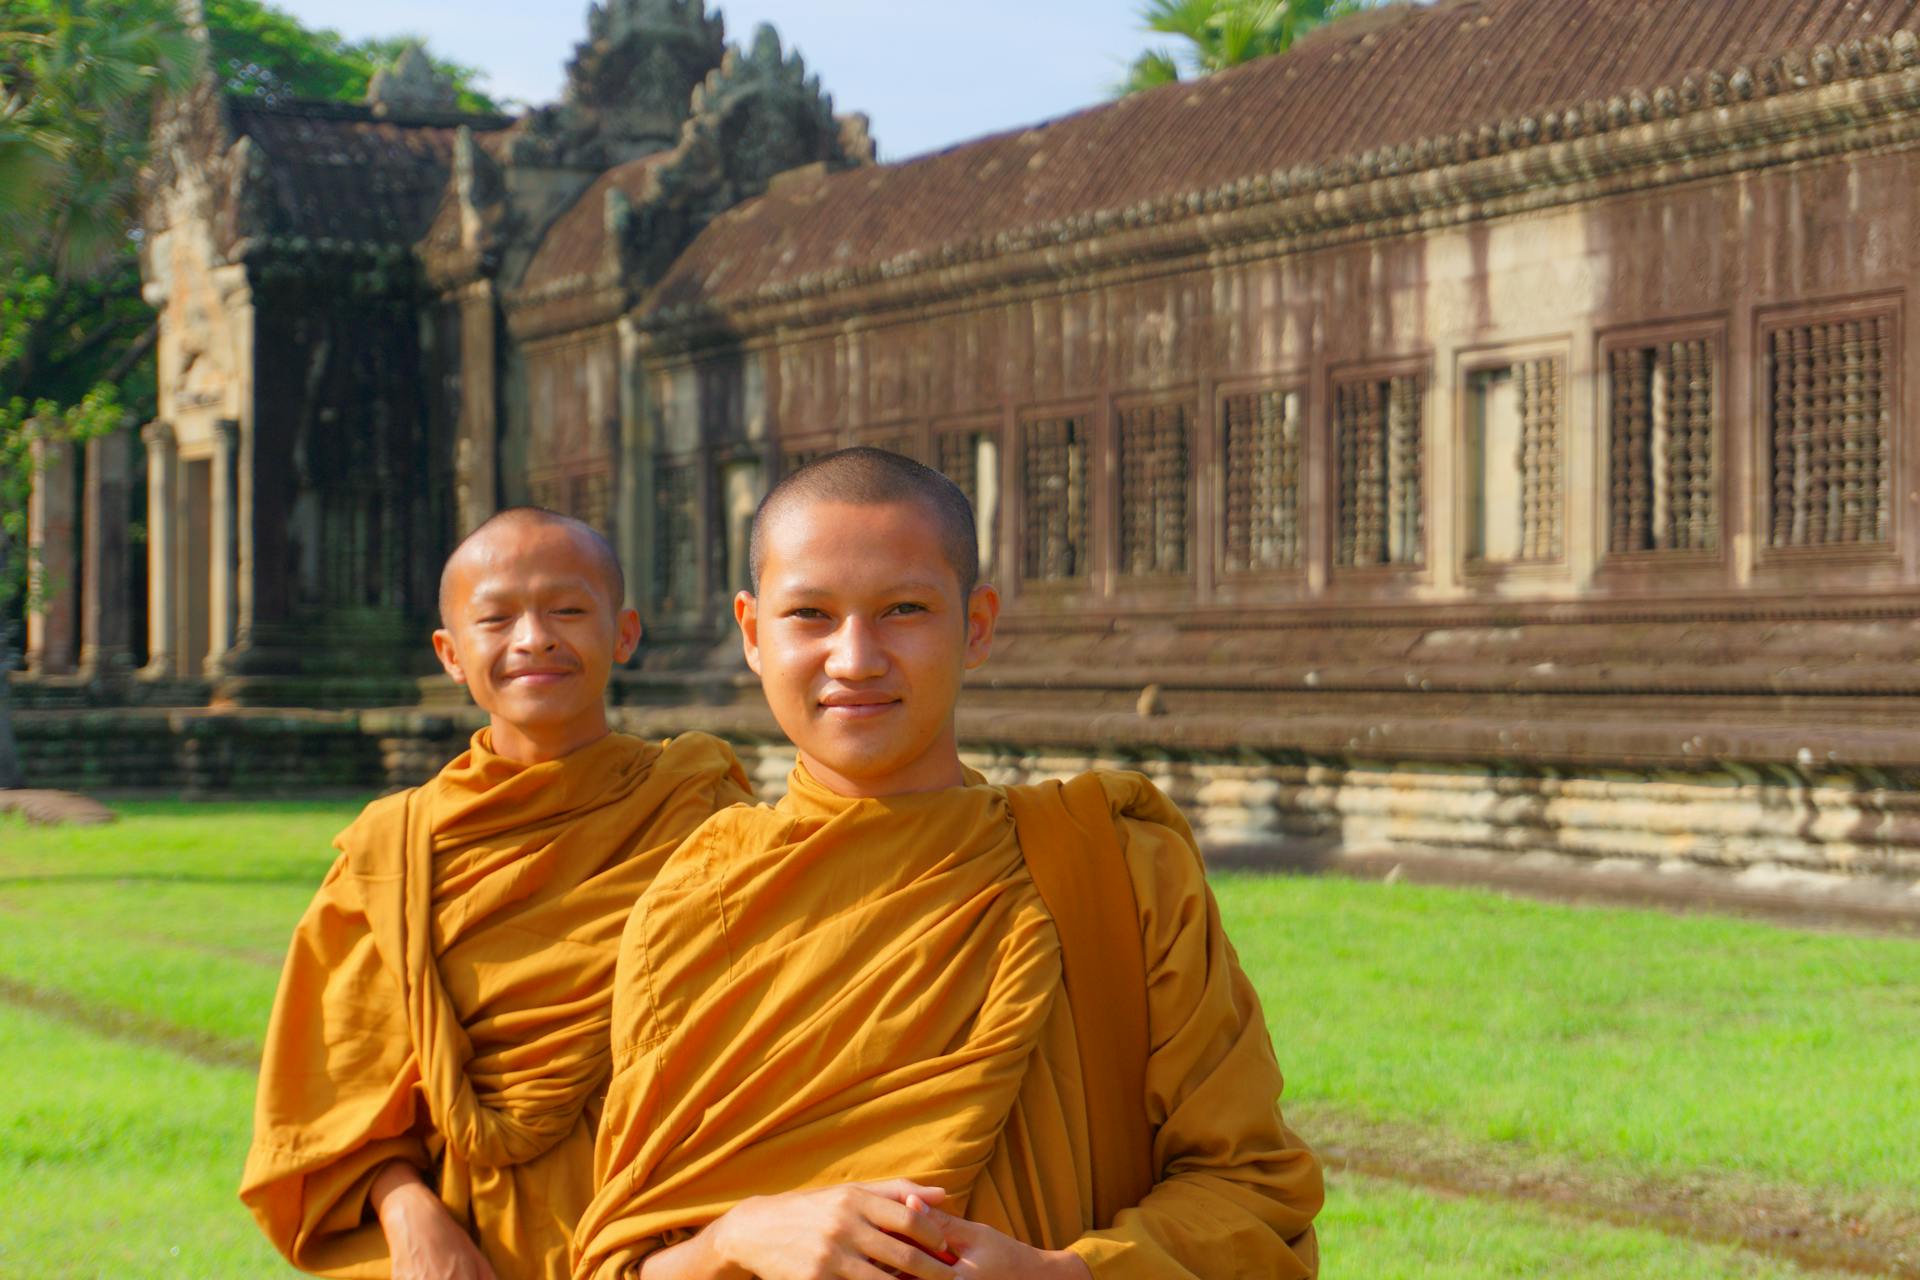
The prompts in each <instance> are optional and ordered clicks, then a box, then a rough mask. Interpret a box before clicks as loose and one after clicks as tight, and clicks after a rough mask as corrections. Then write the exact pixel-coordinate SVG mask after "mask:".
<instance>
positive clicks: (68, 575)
mask: <svg viewBox="0 0 1920 1280" xmlns="http://www.w3.org/2000/svg"><path fill="white" fill-rule="evenodd" d="M31 458H32V466H33V495H32V497H30V498H29V499H28V501H27V571H28V582H29V586H28V590H27V670H28V671H30V672H32V673H33V674H34V675H42V676H58V675H69V674H71V673H72V671H73V659H74V650H75V648H76V646H77V641H78V639H79V635H78V632H79V627H78V623H79V618H78V616H77V613H76V610H75V608H74V604H75V601H76V599H77V592H76V588H77V587H78V585H79V584H78V583H76V582H75V581H74V577H75V574H76V572H77V570H78V569H79V567H80V566H79V563H78V561H77V560H76V559H75V557H74V554H73V552H74V545H73V532H74V530H73V446H72V445H70V444H68V443H66V442H65V441H63V440H35V441H34V442H33V446H32V454H31Z"/></svg>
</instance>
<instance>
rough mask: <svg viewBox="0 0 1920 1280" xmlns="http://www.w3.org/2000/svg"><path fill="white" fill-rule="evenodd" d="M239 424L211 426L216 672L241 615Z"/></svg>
mask: <svg viewBox="0 0 1920 1280" xmlns="http://www.w3.org/2000/svg"><path fill="white" fill-rule="evenodd" d="M239 472H240V424H239V423H237V422H235V421H233V420H232V419H231V418H222V419H221V420H220V421H218V422H216V423H214V424H213V477H212V479H213V492H212V495H211V496H212V502H211V508H212V509H211V511H210V512H209V513H208V515H209V520H208V524H209V542H210V547H209V551H210V554H209V557H208V559H209V562H210V563H209V564H208V574H207V614H208V616H207V664H208V667H209V669H210V671H212V672H217V671H218V670H219V669H220V665H221V663H222V661H223V659H225V657H226V655H227V651H228V650H229V649H231V648H233V644H234V640H235V639H236V638H237V632H238V623H239V613H240V572H239V570H240V484H239Z"/></svg>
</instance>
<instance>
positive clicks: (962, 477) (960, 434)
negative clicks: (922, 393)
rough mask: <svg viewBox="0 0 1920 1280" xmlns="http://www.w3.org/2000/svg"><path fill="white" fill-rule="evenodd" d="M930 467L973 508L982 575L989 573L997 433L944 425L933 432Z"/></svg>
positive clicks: (994, 548) (994, 540) (996, 504)
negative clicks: (932, 465) (962, 494)
mask: <svg viewBox="0 0 1920 1280" xmlns="http://www.w3.org/2000/svg"><path fill="white" fill-rule="evenodd" d="M933 458H934V469H935V470H937V471H939V472H940V474H941V475H944V476H945V477H946V478H947V479H949V480H951V481H953V483H954V484H955V485H957V486H958V487H959V489H960V492H961V493H964V494H965V495H966V496H967V505H968V506H970V507H972V508H973V527H974V537H975V539H976V541H977V543H978V546H979V549H980V573H981V576H982V577H990V576H992V574H993V568H994V557H995V555H996V554H997V552H998V547H999V539H998V537H997V536H996V526H997V525H998V523H999V519H1000V437H999V433H998V432H996V431H994V430H992V429H991V428H967V427H958V428H948V429H945V430H940V431H936V432H935V433H934V436H933Z"/></svg>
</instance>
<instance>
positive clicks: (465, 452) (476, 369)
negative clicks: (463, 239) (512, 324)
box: [454, 280, 500, 538]
mask: <svg viewBox="0 0 1920 1280" xmlns="http://www.w3.org/2000/svg"><path fill="white" fill-rule="evenodd" d="M459 298H460V417H459V423H458V425H457V426H456V428H455V429H456V431H457V432H458V434H459V443H458V444H457V445H456V446H455V447H456V449H457V450H458V452H457V454H456V463H457V466H456V474H457V483H458V485H459V492H458V497H459V504H460V509H459V510H458V511H456V512H455V513H454V519H455V528H454V537H455V538H464V537H466V536H467V534H469V533H471V532H473V530H474V529H475V528H477V527H478V526H479V524H480V522H481V521H483V520H485V519H486V518H487V517H488V516H490V515H492V514H493V513H494V511H495V510H496V509H497V508H498V507H499V505H500V424H499V414H498V412H497V411H496V404H497V399H498V395H499V391H498V388H497V386H496V384H495V374H496V368H497V361H498V360H499V355H498V352H497V349H496V342H495V332H494V331H495V326H496V325H497V324H498V323H499V319H498V307H497V304H496V303H495V301H494V296H493V282H492V281H490V280H478V281H475V282H474V283H473V284H470V285H468V286H466V287H465V288H463V289H462V290H460V294H459Z"/></svg>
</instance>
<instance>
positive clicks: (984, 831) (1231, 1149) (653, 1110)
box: [574, 767, 1321, 1280]
mask: <svg viewBox="0 0 1920 1280" xmlns="http://www.w3.org/2000/svg"><path fill="white" fill-rule="evenodd" d="M1100 785H1101V788H1102V790H1103V791H1104V793H1105V796H1106V799H1107V804H1108V808H1109V810H1110V812H1111V820H1112V821H1113V823H1114V824H1115V827H1116V830H1117V834H1118V837H1119V841H1120V845H1121V848H1122V851H1123V853H1124V857H1125V863H1126V872H1127V874H1128V875H1129V876H1130V877H1131V879H1132V882H1133V890H1134V899H1135V901H1136V903H1137V911H1138V916H1139V919H1138V924H1139V933H1140V950H1141V953H1142V957H1143V958H1144V962H1145V970H1146V985H1147V990H1146V1006H1147V1024H1148V1025H1147V1030H1148V1055H1147V1064H1146V1079H1145V1087H1144V1097H1143V1098H1141V1100H1140V1105H1141V1106H1142V1107H1144V1109H1145V1111H1146V1116H1147V1121H1148V1125H1149V1127H1150V1129H1151V1131H1152V1135H1153V1137H1152V1143H1151V1146H1152V1152H1151V1161H1152V1165H1153V1172H1154V1177H1155V1180H1154V1182H1153V1183H1152V1184H1151V1187H1150V1189H1149V1190H1148V1191H1147V1192H1146V1193H1145V1194H1144V1195H1142V1196H1141V1197H1140V1199H1139V1202H1138V1203H1137V1204H1133V1205H1130V1206H1128V1207H1125V1208H1122V1209H1120V1210H1119V1211H1118V1212H1116V1213H1113V1214H1111V1215H1110V1216H1106V1215H1102V1214H1101V1213H1100V1212H1099V1211H1098V1210H1097V1209H1096V1207H1095V1206H1096V1198H1095V1195H1094V1181H1095V1177H1094V1171H1093V1169H1092V1167H1091V1157H1090V1155H1089V1142H1088V1134H1089V1128H1088V1102H1087V1089H1086V1085H1085V1081H1086V1079H1087V1076H1088V1073H1089V1072H1092V1071H1099V1070H1103V1069H1104V1068H1105V1066H1106V1065H1107V1059H1108V1058H1109V1057H1110V1054H1111V1048H1110V1046H1106V1045H1099V1044H1082V1043H1080V1042H1079V1041H1078V1038H1077V1037H1076V1034H1075V1029H1074V1020H1073V1017H1072V1014H1071V1011H1070V1009H1069V1007H1068V1002H1067V1001H1066V1000H1065V999H1063V998H1062V995H1061V992H1062V981H1061V979H1062V962H1061V946H1060V938H1059V934H1058V932H1057V931H1056V930H1055V928H1054V925H1053V921H1052V918H1051V916H1050V915H1049V914H1048V911H1047V909H1046V906H1045V904H1044V903H1043V902H1042V900H1041V898H1040V895H1039V892H1038V890H1037V889H1036V888H1035V885H1034V883H1033V880H1032V878H1031V876H1030V875H1029V873H1028V870H1027V862H1026V860H1025V858H1024V857H1023V855H1022V851H1021V847H1020V844H1019V837H1018V835H1017V833H1016V830H1015V827H1014V822H1013V819H1012V817H1011V815H1010V812H1009V805H1008V801H1007V796H1006V794H1005V792H1003V791H1002V790H1001V789H999V788H995V787H991V786H987V785H985V784H984V782H983V781H982V780H981V779H980V778H979V777H978V775H970V776H969V785H966V786H963V787H957V788H953V789H950V790H947V791H940V792H932V793H927V794H922V795H909V796H895V797H888V798H883V799H849V798H847V797H842V796H837V795H834V794H833V793H832V792H829V791H827V790H826V789H825V788H824V787H822V786H820V785H819V784H818V783H817V782H816V781H815V780H814V779H813V778H811V777H810V776H809V775H808V774H807V772H806V770H805V768H804V767H801V768H798V769H796V770H795V771H794V774H793V778H792V782H791V785H790V788H789V791H788V794H787V796H786V797H785V798H784V799H783V800H782V801H781V802H780V804H779V805H778V806H776V807H771V808H770V807H766V806H740V807H736V808H734V809H730V810H728V811H726V812H724V813H721V814H717V815H715V816H714V817H713V818H712V819H710V820H708V822H707V823H705V824H704V825H703V826H702V827H701V829H700V830H699V831H698V832H696V833H695V834H694V835H693V836H692V837H690V838H689V839H688V840H687V842H686V843H685V844H684V845H682V846H681V847H680V849H679V850H677V851H676V852H675V853H674V854H673V855H672V857H670V858H669V859H668V861H667V864H666V865H665V866H664V867H663V868H662V870H661V872H660V874H659V876H658V877H657V878H656V879H655V881H654V883H653V884H652V886H651V887H650V888H649V889H648V891H647V892H646V893H645V894H644V895H642V898H641V901H640V903H639V904H638V905H637V906H636V907H635V909H634V912H633V915H632V916H631V917H630V919H629V921H628V924H627V930H626V933H625V936H624V937H623V938H622V939H621V944H620V960H619V967H618V971H617V975H616V978H615V984H614V985H615V993H614V1010H613V1019H614V1023H613V1045H614V1077H613V1082H612V1084H611V1086H610V1087H609V1090H608V1095H607V1110H606V1113H605V1115H604V1117H603V1119H602V1123H601V1127H600V1132H599V1136H598V1139H597V1141H596V1144H595V1152H594V1174H595V1183H596V1187H597V1191H596V1194H595V1197H594V1201H593V1203H592V1204H591V1205H590V1206H589V1207H588V1210H587V1212H586V1214H585V1216H584V1217H583V1218H582V1219H581V1222H580V1226H579V1229H578V1231H577V1233H576V1242H577V1243H576V1261H575V1265H574V1275H575V1277H576V1280H628V1278H630V1277H631V1276H632V1275H633V1274H634V1272H635V1270H636V1269H637V1264H638V1263H640V1262H641V1261H643V1260H644V1259H645V1258H646V1257H647V1256H648V1255H649V1254H651V1253H652V1252H654V1251H656V1250H658V1249H660V1248H662V1247H664V1246H666V1245H670V1244H673V1243H675V1242H677V1241H679V1240H683V1239H685V1238H687V1237H689V1236H690V1235H692V1234H694V1233H695V1232H697V1231H698V1230H700V1229H701V1228H702V1227H704V1226H705V1225H707V1224H708V1223H710V1222H712V1221H713V1220H714V1219H715V1218H717V1217H719V1216H720V1214H722V1213H724V1212H725V1211H726V1210H727V1209H729V1208H731V1207H732V1206H733V1205H735V1204H737V1203H739V1202H740V1201H741V1200H743V1199H746V1198H747V1197H749V1196H755V1195H764V1194H770V1193H777V1192H782V1191H789V1190H797V1189H802V1188H808V1187H816V1186H825V1185H831V1184H834V1183H840V1182H852V1181H865V1180H869V1179H881V1178H893V1177H909V1178H913V1179H915V1180H917V1181H921V1182H925V1183H930V1184H932V1185H935V1186H940V1187H944V1188H946V1190H947V1191H948V1193H949V1197H950V1198H949V1201H948V1205H947V1207H948V1208H950V1209H952V1210H953V1211H954V1212H957V1213H960V1214H962V1215H963V1216H965V1217H968V1218H972V1219H974V1220H975V1221H978V1222H983V1223H986V1224H987V1225H989V1226H992V1227H995V1228H997V1229H998V1230H1001V1231H1003V1232H1006V1233H1007V1234H1009V1235H1011V1236H1013V1237H1015V1238H1016V1239H1020V1240H1024V1241H1026V1242H1027V1243H1029V1244H1033V1245H1036V1246H1039V1247H1042V1248H1071V1249H1073V1250H1074V1251H1075V1252H1077V1253H1078V1254H1079V1255H1080V1256H1081V1257H1082V1258H1083V1259H1085V1260H1086V1262H1087V1264H1088V1265H1089V1267H1090V1268H1091V1269H1092V1271H1093V1273H1094V1275H1095V1276H1096V1277H1100V1278H1101V1280H1107V1278H1108V1277H1113V1278H1115V1280H1120V1278H1131V1277H1142V1278H1143V1280H1144V1278H1145V1277H1172V1278H1175V1280H1177V1278H1179V1277H1203V1276H1205V1277H1230V1276H1231V1277H1238V1276H1248V1277H1254V1276H1257V1277H1262V1278H1266V1277H1273V1278H1276V1280H1288V1278H1291V1277H1303V1276H1311V1275H1313V1274H1314V1272H1315V1269H1316V1267H1317V1258H1316V1254H1315V1247H1314V1239H1313V1231H1312V1220H1313V1217H1314V1215H1315V1213H1317V1212H1318V1210H1319V1207H1320V1202H1321V1182H1320V1172H1319V1168H1318V1165H1317V1163H1316V1162H1315V1161H1314V1158H1313V1156H1312V1155H1311V1153H1309V1152H1308V1151H1307V1150H1306V1148H1305V1147H1304V1146H1303V1145H1302V1144H1301V1142H1300V1140H1299V1139H1298V1138H1297V1137H1295V1136H1294V1135H1293V1134H1292V1133H1291V1132H1290V1131H1289V1130H1288V1129H1287V1127H1286V1125H1285V1124H1284V1123H1283V1122H1282V1119H1281V1116H1280V1111H1279V1106H1278V1098H1279V1094H1280V1089H1281V1077H1280V1071H1279V1067H1278V1066H1277V1064H1276V1062H1275V1060H1274V1054H1273V1048H1272V1044H1271V1042H1270V1040H1269V1038H1268V1033H1267V1028H1266V1023H1265V1020H1264V1018H1263V1016H1262V1014H1261V1010H1260V1005H1259V1001H1258V999H1257V997H1256V996H1255V995H1254V992H1253V988H1252V986H1251V984H1250V983H1249V982H1248V981H1247V979H1246V976H1245V975H1244V974H1243V973H1242V972H1241V969H1240V965H1239V961H1238V960H1237V958H1236V957H1235V955H1234V953H1233V949H1232V947H1231V946H1230V945H1229V944H1228V942H1227V939H1226V935H1225V933H1224V931H1223V930H1222V928H1221V924H1220V917H1219V912H1218V910H1217V909H1216V908H1215V905H1214V902H1213V897H1212V894H1211V893H1210V892H1209V891H1208V889H1207V885H1206V880H1205V877H1204V874H1203V872H1202V868H1201V863H1200V857H1199V853H1198V850H1197V849H1196V847H1195V846H1194V844H1193V839H1192V836H1191V834H1190V833H1189V832H1188V830H1187V827H1186V824H1185V822H1184V821H1183V820H1182V819H1181V818H1180V815H1179V813H1178V812H1177V811H1176V810H1175V809H1174V807H1173V806H1172V805H1171V804H1170V803H1169V802H1168V801H1167V800H1166V798H1165V797H1164V796H1162V795H1161V794H1160V793H1159V792H1158V791H1157V790H1155V789H1154V787H1153V785H1152V784H1151V783H1150V782H1148V781H1147V780H1146V779H1145V778H1143V777H1141V776H1140V775H1138V774H1129V773H1108V774H1102V775H1100ZM1062 838H1071V836H1070V835H1068V836H1065V837H1062ZM1135 981H1138V969H1136V970H1135ZM1090 994H1091V995H1092V996H1094V997H1096V998H1097V997H1098V995H1099V994H1100V993H1099V992H1098V991H1094V992H1091V993H1090ZM1110 994H1111V996H1112V997H1113V998H1115V999H1121V998H1125V996H1126V994H1127V993H1123V992H1119V991H1114V992H1112V993H1110ZM1132 995H1133V998H1135V999H1138V998H1139V996H1138V992H1133V993H1132Z"/></svg>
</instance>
